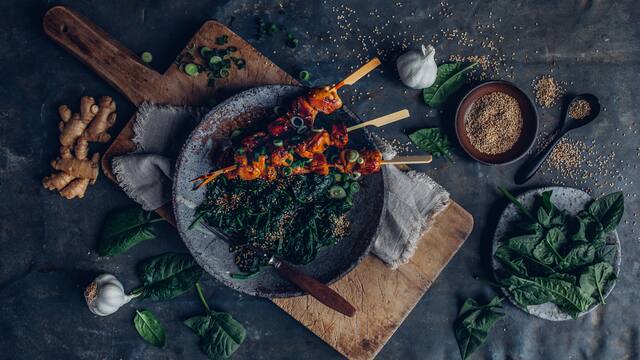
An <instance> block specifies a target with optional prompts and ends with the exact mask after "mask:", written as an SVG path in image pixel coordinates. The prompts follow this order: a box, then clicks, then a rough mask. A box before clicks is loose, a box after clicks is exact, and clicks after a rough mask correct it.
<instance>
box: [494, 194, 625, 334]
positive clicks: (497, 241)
mask: <svg viewBox="0 0 640 360" xmlns="http://www.w3.org/2000/svg"><path fill="white" fill-rule="evenodd" d="M544 191H553V193H552V195H551V202H552V203H553V204H554V205H555V206H556V207H558V209H561V210H566V211H567V212H568V213H569V214H570V215H576V214H577V213H578V212H580V211H581V210H582V209H584V208H585V206H586V205H587V204H588V203H589V202H590V201H591V200H593V198H592V197H591V196H590V195H589V194H587V193H586V192H584V191H582V190H579V189H574V188H570V187H562V186H550V187H544V188H539V189H533V190H529V191H527V192H525V193H523V194H521V195H520V196H517V197H516V198H517V199H518V200H519V201H520V202H521V203H522V204H523V205H524V206H525V207H527V208H530V207H532V206H533V203H534V200H535V198H536V196H537V195H538V194H542V193H543V192H544ZM521 219H522V215H520V213H519V211H518V209H517V208H516V207H515V205H513V204H512V203H509V205H507V207H506V208H505V209H504V211H503V212H502V215H501V216H500V220H499V221H498V226H497V227H496V232H495V234H494V236H493V249H492V251H491V253H492V254H494V253H495V252H496V250H497V249H498V247H499V246H500V245H502V242H503V241H504V240H506V236H507V234H508V231H509V230H510V229H512V228H513V225H514V224H515V223H517V222H518V221H519V220H521ZM606 242H607V243H608V244H615V245H616V247H617V249H616V254H615V257H614V261H613V267H614V271H615V274H616V276H617V275H618V273H619V272H620V259H621V253H620V239H619V238H618V233H617V232H616V231H615V230H614V231H612V232H610V233H609V234H608V235H607V238H606ZM491 262H492V266H493V270H494V273H496V272H499V271H501V270H503V266H502V264H500V262H498V261H497V260H496V259H495V257H493V256H492V257H491ZM615 284H616V281H613V282H611V284H610V285H609V286H608V287H607V288H605V289H604V290H605V298H606V297H607V296H609V294H610V293H611V291H612V290H613V287H614V286H615ZM502 292H503V293H504V294H505V296H506V297H507V298H508V299H509V300H510V301H511V302H512V303H513V304H514V305H515V306H517V307H519V308H521V309H522V310H524V311H525V312H527V313H529V314H531V315H534V316H537V317H539V318H542V319H547V320H552V321H564V320H572V319H573V318H572V317H571V316H569V314H567V313H565V312H563V311H561V310H560V309H559V308H558V306H556V305H555V304H553V303H545V304H540V305H530V306H527V307H526V308H525V307H522V306H520V305H518V304H517V303H516V302H515V301H514V299H513V297H512V296H511V293H509V292H508V291H507V290H506V289H504V288H502ZM598 305H599V303H595V304H593V305H591V307H589V309H587V311H585V312H583V313H581V314H580V316H582V315H584V314H586V313H589V312H591V311H593V310H594V309H595V308H597V307H598Z"/></svg>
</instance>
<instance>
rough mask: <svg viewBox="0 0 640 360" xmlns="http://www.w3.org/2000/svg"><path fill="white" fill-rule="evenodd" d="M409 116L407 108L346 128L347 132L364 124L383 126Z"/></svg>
mask: <svg viewBox="0 0 640 360" xmlns="http://www.w3.org/2000/svg"><path fill="white" fill-rule="evenodd" d="M409 116H411V115H409V110H407V109H404V110H400V111H396V112H394V113H392V114H389V115H385V116H381V117H379V118H377V119H373V120H369V121H365V122H363V123H360V124H358V125H353V126H350V127H348V128H347V132H349V131H353V130H357V129H360V128H363V127H365V126H375V127H380V126H384V125H387V124H391V123H392V122H396V121H398V120H402V119H406V118H408V117H409Z"/></svg>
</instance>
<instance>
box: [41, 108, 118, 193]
mask: <svg viewBox="0 0 640 360" xmlns="http://www.w3.org/2000/svg"><path fill="white" fill-rule="evenodd" d="M115 110H116V104H115V101H113V99H111V98H110V97H108V96H103V97H101V98H100V99H99V101H98V104H96V102H95V100H94V99H93V98H92V97H90V96H84V97H82V98H81V99H80V113H76V114H74V113H73V112H72V111H71V109H70V108H69V107H68V106H67V105H61V106H60V107H59V108H58V114H59V115H60V119H61V120H62V121H61V122H60V123H59V124H58V128H59V130H60V137H59V140H60V144H61V146H60V156H58V158H56V159H55V160H53V161H52V162H51V167H52V168H53V169H54V170H57V171H56V172H54V173H53V174H51V175H49V176H46V177H45V178H44V179H42V186H44V187H45V188H46V189H48V190H57V191H58V192H59V193H60V195H61V196H62V197H64V198H66V199H73V198H76V197H77V198H83V197H84V194H85V193H86V191H87V188H88V186H89V184H94V183H95V182H96V179H97V178H98V161H99V160H100V154H99V153H94V154H93V156H91V158H89V141H95V142H107V141H109V139H110V138H111V136H110V135H109V134H108V133H107V130H108V129H109V128H110V127H111V126H113V124H114V123H115V120H116V114H115ZM72 150H73V151H72Z"/></svg>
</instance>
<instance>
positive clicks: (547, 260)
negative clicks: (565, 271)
mask: <svg viewBox="0 0 640 360" xmlns="http://www.w3.org/2000/svg"><path fill="white" fill-rule="evenodd" d="M565 242H566V238H565V236H564V234H563V233H562V231H561V230H560V228H557V227H554V228H551V229H549V231H547V235H546V236H545V237H544V239H543V240H542V241H540V242H539V243H538V245H536V247H535V248H534V249H533V257H535V258H536V259H538V260H540V262H542V263H543V264H545V265H551V264H554V263H559V262H561V261H562V260H563V257H562V255H560V247H561V246H562V245H564V243H565Z"/></svg>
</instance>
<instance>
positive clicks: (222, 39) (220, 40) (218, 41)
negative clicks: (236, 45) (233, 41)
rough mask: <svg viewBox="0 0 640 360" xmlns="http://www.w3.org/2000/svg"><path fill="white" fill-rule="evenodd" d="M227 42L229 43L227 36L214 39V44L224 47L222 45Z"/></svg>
mask: <svg viewBox="0 0 640 360" xmlns="http://www.w3.org/2000/svg"><path fill="white" fill-rule="evenodd" d="M227 41H229V36H228V35H222V36H220V37H217V38H216V44H218V45H224V44H226V43H227Z"/></svg>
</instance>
